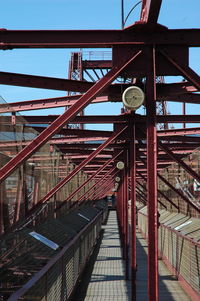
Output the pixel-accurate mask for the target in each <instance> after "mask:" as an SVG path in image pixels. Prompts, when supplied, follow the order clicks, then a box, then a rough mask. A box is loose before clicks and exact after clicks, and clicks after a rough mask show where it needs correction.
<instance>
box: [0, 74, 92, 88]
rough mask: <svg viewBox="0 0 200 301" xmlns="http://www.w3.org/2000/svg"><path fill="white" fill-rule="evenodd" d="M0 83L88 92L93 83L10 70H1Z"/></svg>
mask: <svg viewBox="0 0 200 301" xmlns="http://www.w3.org/2000/svg"><path fill="white" fill-rule="evenodd" d="M0 84H2V85H11V86H21V87H31V88H40V89H50V90H60V91H73V92H86V91H87V90H88V89H90V88H91V87H92V85H93V83H91V82H86V81H76V80H71V79H63V78H53V77H45V76H36V75H28V74H19V73H10V72H0Z"/></svg>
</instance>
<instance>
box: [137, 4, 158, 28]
mask: <svg viewBox="0 0 200 301" xmlns="http://www.w3.org/2000/svg"><path fill="white" fill-rule="evenodd" d="M161 3H162V0H143V1H142V10H141V16H140V20H141V21H142V22H146V23H148V24H157V21H158V16H159V12H160V7H161Z"/></svg>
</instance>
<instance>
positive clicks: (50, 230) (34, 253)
mask: <svg viewBox="0 0 200 301" xmlns="http://www.w3.org/2000/svg"><path fill="white" fill-rule="evenodd" d="M97 207H98V209H97V208H94V207H91V206H89V207H83V208H79V209H77V210H76V211H75V212H73V213H71V214H69V215H68V216H63V217H60V218H59V219H58V220H49V221H48V222H47V223H44V224H41V225H39V226H38V227H36V228H35V229H34V230H35V231H36V232H35V233H39V234H41V235H43V237H46V238H47V239H49V238H51V240H52V241H53V242H54V243H55V244H56V245H57V247H58V248H57V247H56V249H54V250H51V248H49V247H48V246H45V245H44V244H42V243H41V241H37V240H35V241H34V238H31V239H32V240H31V241H30V238H29V236H30V235H29V236H28V238H27V235H28V234H30V230H29V233H28V234H27V229H26V230H23V233H24V231H25V232H26V233H24V234H23V235H24V241H23V239H22V244H23V246H21V249H22V250H23V252H24V250H25V249H24V248H25V245H26V247H27V249H26V253H24V254H23V257H22V256H16V258H15V259H14V260H13V262H12V263H9V264H7V265H6V264H5V267H4V269H5V272H6V273H7V274H5V273H4V274H3V275H2V276H3V277H4V281H5V282H4V284H3V283H2V284H1V286H0V300H1V301H4V300H9V301H11V300H12V301H13V300H27V301H28V300H41V301H43V300H48V301H56V300H59V301H60V300H68V299H69V298H70V297H71V295H72V293H73V291H74V288H75V286H76V284H77V281H78V279H79V277H80V275H81V273H82V271H83V269H84V267H85V265H86V263H87V261H88V259H89V257H90V255H91V253H92V251H93V248H94V246H95V244H96V241H97V239H98V237H99V234H100V230H101V223H102V220H103V218H105V212H106V207H105V206H104V204H103V203H102V202H99V204H98V203H97ZM24 242H25V243H24ZM33 244H34V246H33V247H31V246H32V245H33ZM38 246H39V247H38ZM29 248H30V251H29V253H28V249H29ZM16 249H17V251H18V253H20V252H19V251H20V247H19V245H16V248H15V252H17V251H16ZM11 255H12V254H7V258H8V259H9V258H11V257H12V256H11ZM17 255H18V254H17ZM27 258H28V259H29V261H28V260H27ZM19 259H20V261H19ZM23 259H24V260H23ZM4 261H5V258H4ZM44 263H45V264H44ZM42 264H43V265H42ZM18 266H19V267H20V268H19V270H18ZM6 268H7V270H6ZM11 270H12V273H11ZM17 272H18V274H15V273H17ZM6 276H7V277H6ZM5 278H6V279H5ZM14 278H15V282H14V281H13V279H14ZM22 278H23V281H22ZM25 280H26V281H25ZM22 282H23V285H22Z"/></svg>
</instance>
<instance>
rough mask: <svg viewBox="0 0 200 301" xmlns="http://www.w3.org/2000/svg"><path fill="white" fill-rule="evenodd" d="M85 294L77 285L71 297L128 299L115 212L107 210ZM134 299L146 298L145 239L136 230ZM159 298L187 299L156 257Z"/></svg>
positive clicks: (78, 299)
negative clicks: (106, 218)
mask: <svg viewBox="0 0 200 301" xmlns="http://www.w3.org/2000/svg"><path fill="white" fill-rule="evenodd" d="M103 228H104V234H103V239H102V242H101V245H100V249H99V252H98V256H97V259H96V261H95V263H94V267H93V270H92V275H91V279H90V280H89V284H88V287H87V291H86V294H85V297H83V294H82V291H81V290H79V289H78V294H77V295H78V297H77V295H76V297H75V299H73V301H83V300H84V301H93V300H95V301H111V300H117V301H128V300H129V301H130V300H131V288H130V281H126V280H125V269H124V261H123V260H122V253H121V248H120V241H119V232H118V225H117V218H116V212H115V211H110V212H109V218H108V222H107V225H106V226H104V227H103ZM136 288H137V292H136V295H137V300H138V301H147V300H148V292H147V241H146V240H145V239H144V238H143V237H142V235H141V234H140V232H137V281H136ZM159 298H160V300H162V301H180V300H181V301H190V300H191V299H190V298H189V296H188V295H187V294H186V293H185V292H184V291H183V289H182V288H181V286H180V285H179V283H178V281H177V280H176V279H175V278H174V277H173V276H172V275H171V274H170V272H169V271H168V269H167V268H166V266H165V265H164V263H163V262H162V261H159Z"/></svg>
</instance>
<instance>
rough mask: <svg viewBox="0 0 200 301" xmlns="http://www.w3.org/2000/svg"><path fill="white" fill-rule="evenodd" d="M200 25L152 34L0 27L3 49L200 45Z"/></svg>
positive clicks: (0, 47) (158, 31) (135, 31)
mask: <svg viewBox="0 0 200 301" xmlns="http://www.w3.org/2000/svg"><path fill="white" fill-rule="evenodd" d="M199 34H200V30H199V29H170V30H167V29H165V30H164V29H163V30H161V29H160V28H158V29H157V30H154V31H153V32H151V34H149V31H148V30H147V31H142V32H141V28H140V27H139V28H138V26H133V27H132V28H131V29H127V30H126V29H124V30H7V29H1V30H0V49H4V50H6V49H13V48H99V47H100V48H104V47H106V48H107V47H112V46H113V45H124V44H129V45H141V46H143V45H144V44H145V45H152V44H159V45H184V46H185V45H187V46H191V47H199V46H200V42H199Z"/></svg>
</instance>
